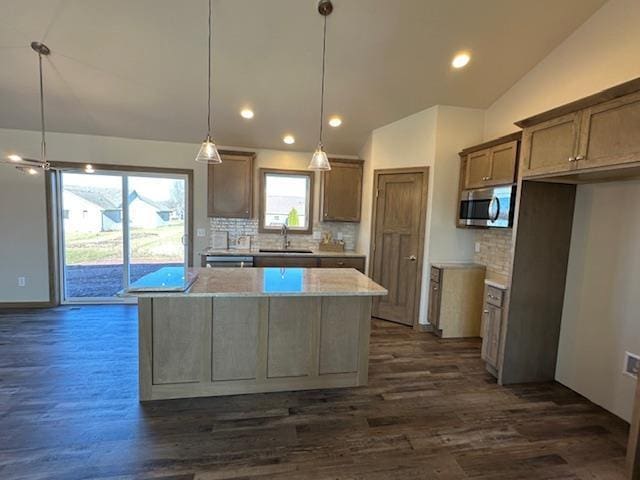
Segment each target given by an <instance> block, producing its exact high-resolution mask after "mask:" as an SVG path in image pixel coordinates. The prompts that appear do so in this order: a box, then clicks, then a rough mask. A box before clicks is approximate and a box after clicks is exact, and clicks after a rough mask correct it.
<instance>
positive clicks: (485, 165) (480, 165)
mask: <svg viewBox="0 0 640 480" xmlns="http://www.w3.org/2000/svg"><path fill="white" fill-rule="evenodd" d="M489 177H491V149H489V148H487V149H485V150H480V151H479V152H473V153H470V154H469V155H467V172H466V175H465V181H464V188H465V189H469V188H478V187H484V186H485V185H487V183H486V182H487V180H489Z"/></svg>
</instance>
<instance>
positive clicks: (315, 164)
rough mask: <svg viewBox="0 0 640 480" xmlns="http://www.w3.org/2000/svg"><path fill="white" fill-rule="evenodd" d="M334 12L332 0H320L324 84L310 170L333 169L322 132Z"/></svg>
mask: <svg viewBox="0 0 640 480" xmlns="http://www.w3.org/2000/svg"><path fill="white" fill-rule="evenodd" d="M331 12H333V4H332V3H331V0H320V2H319V3H318V13H320V15H322V16H323V17H324V18H323V29H322V86H321V89H320V138H319V141H318V147H317V148H316V151H315V152H314V153H313V157H311V162H309V167H308V168H309V170H317V171H326V170H331V165H330V164H329V159H328V158H327V154H326V153H325V151H324V146H323V145H322V133H323V128H322V127H323V126H324V76H325V74H324V71H325V56H326V50H327V17H328V16H329V15H330V14H331Z"/></svg>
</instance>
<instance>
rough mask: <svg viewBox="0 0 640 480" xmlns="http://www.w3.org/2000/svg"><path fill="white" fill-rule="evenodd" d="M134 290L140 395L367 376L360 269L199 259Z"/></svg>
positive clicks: (343, 383) (368, 290)
mask: <svg viewBox="0 0 640 480" xmlns="http://www.w3.org/2000/svg"><path fill="white" fill-rule="evenodd" d="M194 274H195V275H197V279H196V280H195V282H193V284H192V285H191V286H190V287H189V288H188V289H187V290H186V291H184V292H137V293H135V294H134V295H135V296H137V297H139V299H138V318H139V390H140V400H141V401H146V400H157V399H168V398H185V397H202V396H215V395H236V394H245V393H261V392H275V391H292V390H308V389H319V388H339V387H353V386H359V385H366V383H367V376H368V362H369V332H370V322H371V300H372V297H374V296H383V295H386V294H387V291H386V290H385V289H384V288H382V287H381V286H380V285H378V284H376V283H375V282H373V281H372V280H370V279H369V278H368V277H366V276H365V275H363V274H362V273H360V272H358V271H356V270H355V269H345V268H313V269H307V268H201V269H194V270H193V271H191V272H190V275H194Z"/></svg>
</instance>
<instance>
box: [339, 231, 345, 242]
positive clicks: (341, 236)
mask: <svg viewBox="0 0 640 480" xmlns="http://www.w3.org/2000/svg"><path fill="white" fill-rule="evenodd" d="M343 238H344V235H342V232H338V240H339V241H341V240H342V239H343Z"/></svg>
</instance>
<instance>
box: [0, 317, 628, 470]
mask: <svg viewBox="0 0 640 480" xmlns="http://www.w3.org/2000/svg"><path fill="white" fill-rule="evenodd" d="M137 335H138V332H137V311H136V308H135V307H134V306H122V305H116V306H82V307H61V308H56V309H51V310H30V311H27V310H25V311H15V310H14V311H4V312H0V478H2V479H3V480H5V479H11V480H13V479H16V480H20V479H25V480H26V479H29V480H40V479H47V480H51V479H54V480H57V479H60V480H62V479H64V480H70V479H74V480H75V479H100V480H125V479H164V480H222V479H234V480H246V479H265V480H266V479H278V480H294V479H295V480H305V479H314V480H318V479H320V480H325V479H326V480H329V479H330V480H336V479H338V480H342V479H344V480H347V479H349V480H352V479H367V480H383V479H384V480H389V479H396V478H397V479H402V480H411V479H439V480H464V479H471V478H473V479H480V480H484V479H486V480H507V479H533V480H536V479H545V480H551V479H575V480H586V479H590V480H605V479H606V480H613V479H616V478H620V479H622V478H623V471H624V455H625V445H626V444H625V442H626V435H627V432H628V424H626V423H625V422H623V421H622V420H620V419H618V418H616V417H615V416H613V415H611V414H609V413H607V412H606V411H604V410H603V409H601V408H599V407H598V406H596V405H594V404H592V403H590V402H588V401H587V400H585V399H584V398H583V397H581V396H580V395H578V394H576V393H575V392H572V391H571V390H569V389H567V388H565V387H563V386H562V385H559V384H557V383H546V384H538V385H515V386H510V387H500V386H499V385H497V384H496V382H495V380H494V379H493V378H492V377H491V376H489V375H488V374H487V373H486V371H485V368H484V364H483V363H482V361H481V360H480V342H479V340H478V339H447V340H443V339H439V338H437V337H435V336H433V335H431V334H429V333H424V332H415V331H413V330H412V329H410V328H407V327H404V326H401V325H397V324H392V323H386V322H381V321H378V320H374V321H373V325H372V336H371V344H370V350H371V356H370V362H369V383H368V385H367V386H366V387H360V388H352V389H334V390H316V391H307V392H281V393H272V394H259V395H243V396H234V397H215V398H198V399H180V400H167V401H158V402H149V403H147V404H144V405H141V404H140V403H138V393H137V387H138V386H137V365H138V363H137V348H138V344H137Z"/></svg>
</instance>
